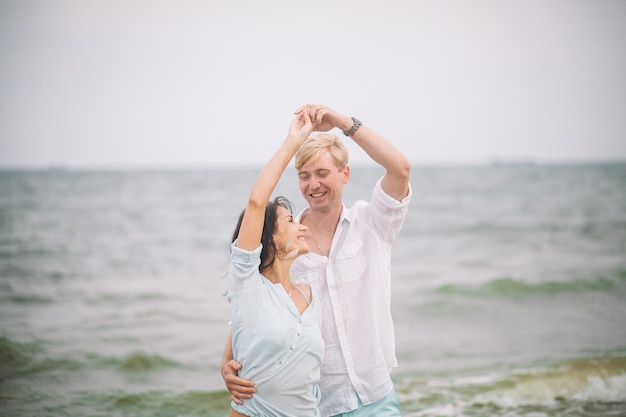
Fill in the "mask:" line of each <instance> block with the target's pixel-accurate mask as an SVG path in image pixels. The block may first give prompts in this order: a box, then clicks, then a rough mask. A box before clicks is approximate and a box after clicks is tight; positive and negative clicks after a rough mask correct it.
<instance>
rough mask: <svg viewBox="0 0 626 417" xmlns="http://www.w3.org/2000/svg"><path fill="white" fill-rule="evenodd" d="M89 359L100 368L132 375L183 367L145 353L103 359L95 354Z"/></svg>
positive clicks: (174, 362)
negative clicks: (114, 369) (111, 368)
mask: <svg viewBox="0 0 626 417" xmlns="http://www.w3.org/2000/svg"><path fill="white" fill-rule="evenodd" d="M89 357H90V359H91V360H92V361H93V362H94V363H95V364H97V365H99V366H104V367H114V368H116V369H118V370H120V371H122V372H131V373H135V372H148V371H154V370H158V369H165V368H180V367H182V365H181V364H179V363H178V362H176V361H174V360H171V359H168V358H164V357H162V356H159V355H151V354H148V353H145V352H133V353H131V354H129V355H127V356H124V357H103V356H99V355H95V354H92V355H89Z"/></svg>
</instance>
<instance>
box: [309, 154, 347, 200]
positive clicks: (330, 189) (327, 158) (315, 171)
mask: <svg viewBox="0 0 626 417" xmlns="http://www.w3.org/2000/svg"><path fill="white" fill-rule="evenodd" d="M349 179H350V169H349V168H348V167H344V168H343V169H339V168H338V167H337V165H335V163H334V161H333V159H332V157H331V155H330V154H329V153H324V154H323V155H322V156H320V157H319V158H318V159H316V160H312V161H309V162H307V163H306V164H305V165H304V166H302V168H301V169H300V171H299V172H298V181H299V183H300V192H301V193H302V196H303V197H304V199H305V200H306V201H307V202H308V203H309V207H310V208H311V210H320V211H328V210H331V209H332V208H334V207H336V206H337V205H341V204H342V203H343V186H344V184H346V183H347V182H348V180H349Z"/></svg>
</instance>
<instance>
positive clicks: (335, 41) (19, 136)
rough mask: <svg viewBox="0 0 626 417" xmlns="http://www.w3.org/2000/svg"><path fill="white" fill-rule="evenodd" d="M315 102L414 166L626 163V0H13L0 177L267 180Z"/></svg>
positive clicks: (5, 50) (2, 21)
mask: <svg viewBox="0 0 626 417" xmlns="http://www.w3.org/2000/svg"><path fill="white" fill-rule="evenodd" d="M307 102H317V103H322V104H326V105H328V106H330V107H333V108H335V109H336V110H338V111H340V112H343V113H345V114H348V115H354V116H357V117H358V118H360V119H361V120H362V121H363V122H364V123H366V124H367V125H369V126H370V127H372V128H374V129H376V130H378V131H380V132H381V133H383V134H384V135H385V136H386V137H387V138H388V139H389V140H390V141H392V142H393V143H394V144H395V145H396V146H397V147H398V148H400V149H401V150H403V151H404V152H405V153H406V154H407V156H408V157H409V158H410V159H411V160H412V161H413V162H414V163H416V164H448V163H488V162H489V161H491V160H493V159H505V160H525V159H533V160H535V161H538V162H554V161H557V162H569V161H581V160H589V161H598V160H615V159H621V160H626V1H623V0H614V1H612V0H589V1H576V0H563V1H551V0H540V1H528V0H526V1H515V0H511V1H501V0H494V1H469V0H458V1H410V0H406V1H399V0H380V1H368V0H348V1H341V0H334V1H332V0H317V1H298V0H267V1H257V0H250V1H240V0H232V1H225V0H223V1H217V0H205V1H199V0H177V1H158V0H145V1H139V0H106V1H105V0H102V1H90V0H66V1H60V0H0V168H6V167H48V166H65V167H113V168H114V167H204V166H211V165H243V164H254V165H259V164H262V163H263V162H265V160H266V159H267V158H268V157H269V155H270V154H271V153H272V152H273V151H274V149H275V148H276V147H277V146H278V143H279V142H280V141H281V140H282V139H283V138H284V137H285V135H286V132H287V128H288V125H289V122H290V120H291V118H292V112H293V110H294V109H295V108H296V107H298V106H299V105H301V104H304V103H307ZM337 133H339V134H340V132H337ZM351 149H352V148H351ZM366 160H367V159H366V157H365V155H364V154H363V153H362V151H360V149H353V150H352V162H353V163H358V162H363V161H366Z"/></svg>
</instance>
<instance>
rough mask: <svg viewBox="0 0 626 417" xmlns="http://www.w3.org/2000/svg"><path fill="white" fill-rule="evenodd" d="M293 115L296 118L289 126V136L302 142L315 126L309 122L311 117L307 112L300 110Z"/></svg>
mask: <svg viewBox="0 0 626 417" xmlns="http://www.w3.org/2000/svg"><path fill="white" fill-rule="evenodd" d="M295 114H296V117H295V118H294V119H293V121H292V122H291V125H290V126H289V136H292V137H294V138H296V139H298V140H301V141H304V140H305V139H306V138H308V137H309V135H310V134H311V133H313V129H314V128H315V126H314V124H313V121H312V120H311V115H310V114H309V113H308V112H306V111H304V110H302V109H301V108H300V109H298V110H296V112H295Z"/></svg>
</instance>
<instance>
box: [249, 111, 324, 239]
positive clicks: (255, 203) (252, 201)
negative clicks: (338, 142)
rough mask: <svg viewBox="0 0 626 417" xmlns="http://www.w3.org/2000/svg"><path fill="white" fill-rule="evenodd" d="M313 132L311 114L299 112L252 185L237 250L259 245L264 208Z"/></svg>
mask: <svg viewBox="0 0 626 417" xmlns="http://www.w3.org/2000/svg"><path fill="white" fill-rule="evenodd" d="M312 131H313V123H312V122H311V118H310V117H309V114H308V113H307V112H304V111H299V112H296V117H295V118H294V120H293V121H292V122H291V125H290V126H289V134H288V135H287V138H286V139H285V140H284V141H283V143H282V144H281V146H280V147H279V148H278V150H277V151H276V152H275V153H274V156H272V158H271V159H270V160H269V162H268V163H267V164H266V165H265V167H264V168H263V169H262V170H261V172H260V174H259V176H258V177H257V179H256V181H255V182H254V185H253V186H252V190H251V191H250V197H249V198H248V204H247V206H246V211H245V214H244V216H243V219H242V222H241V228H240V229H239V235H238V236H237V247H239V248H241V249H245V250H254V249H256V248H257V247H258V246H259V243H260V242H261V234H262V232H263V221H264V218H265V207H266V206H267V203H268V202H269V199H270V196H271V194H272V192H273V191H274V188H276V184H278V181H279V180H280V177H281V175H282V174H283V171H284V170H285V168H286V167H287V165H288V164H289V161H291V158H293V156H294V155H295V154H296V152H297V151H298V149H300V146H301V145H302V142H304V140H305V139H306V138H307V137H308V136H309V135H310V134H311V132H312Z"/></svg>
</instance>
